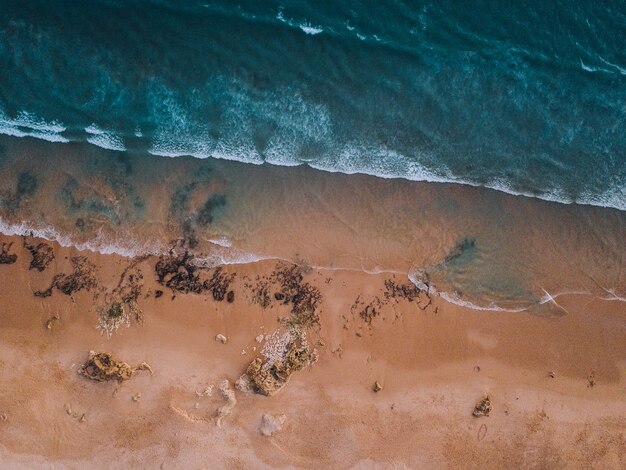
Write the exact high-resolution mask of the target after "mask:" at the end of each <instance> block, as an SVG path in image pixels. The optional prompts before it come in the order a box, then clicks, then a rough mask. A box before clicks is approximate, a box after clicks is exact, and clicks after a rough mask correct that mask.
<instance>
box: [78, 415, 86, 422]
mask: <svg viewBox="0 0 626 470" xmlns="http://www.w3.org/2000/svg"><path fill="white" fill-rule="evenodd" d="M85 421H87V417H86V416H85V413H83V414H82V415H81V417H80V419H79V420H78V422H79V423H84V422H85Z"/></svg>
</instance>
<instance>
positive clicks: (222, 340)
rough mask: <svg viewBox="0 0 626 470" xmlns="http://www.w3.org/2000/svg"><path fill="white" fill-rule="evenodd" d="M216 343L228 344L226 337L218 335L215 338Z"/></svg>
mask: <svg viewBox="0 0 626 470" xmlns="http://www.w3.org/2000/svg"><path fill="white" fill-rule="evenodd" d="M215 341H219V342H220V343H222V344H226V341H227V339H226V336H224V335H223V334H221V333H220V334H218V335H217V336H215Z"/></svg>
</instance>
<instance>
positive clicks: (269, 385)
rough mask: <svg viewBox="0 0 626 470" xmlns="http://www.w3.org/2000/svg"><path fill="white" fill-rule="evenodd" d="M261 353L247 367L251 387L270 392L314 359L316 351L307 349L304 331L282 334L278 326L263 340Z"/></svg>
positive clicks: (262, 391)
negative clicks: (277, 328)
mask: <svg viewBox="0 0 626 470" xmlns="http://www.w3.org/2000/svg"><path fill="white" fill-rule="evenodd" d="M261 353H262V355H263V356H264V358H265V359H263V358H262V357H257V358H255V359H254V360H253V361H252V362H251V363H250V364H249V365H248V368H247V369H246V375H247V376H248V379H249V380H250V382H251V384H252V389H253V390H254V391H255V392H256V393H259V394H261V395H266V396H271V395H274V394H275V393H277V392H278V391H279V390H280V389H282V388H283V387H284V386H285V384H286V383H287V382H288V381H289V378H290V377H291V375H292V374H293V373H294V372H297V371H299V370H301V369H302V368H304V367H305V366H307V365H310V364H312V363H314V362H315V361H316V360H317V353H316V351H315V350H314V351H310V350H309V346H308V344H307V342H306V339H305V338H304V335H303V334H302V335H299V336H297V337H293V336H292V334H290V333H289V332H286V333H284V334H283V335H282V336H281V335H280V334H279V331H278V330H277V331H276V332H275V333H274V334H273V335H272V336H271V337H270V338H269V339H268V341H267V342H266V343H265V345H264V347H263V350H262V351H261Z"/></svg>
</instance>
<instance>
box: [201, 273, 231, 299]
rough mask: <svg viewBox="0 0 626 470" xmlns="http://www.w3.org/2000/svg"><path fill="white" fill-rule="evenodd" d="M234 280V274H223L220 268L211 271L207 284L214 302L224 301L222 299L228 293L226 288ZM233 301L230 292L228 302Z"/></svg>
mask: <svg viewBox="0 0 626 470" xmlns="http://www.w3.org/2000/svg"><path fill="white" fill-rule="evenodd" d="M234 278H235V274H230V275H228V274H224V272H223V270H222V268H221V267H218V268H215V271H213V276H211V279H210V280H209V283H208V289H209V290H210V291H211V293H212V294H213V298H214V299H215V300H217V301H218V302H221V301H222V300H224V297H225V296H226V294H227V292H228V288H229V287H230V284H231V283H232V282H233V279H234ZM231 292H232V291H231ZM233 300H235V293H234V292H232V300H229V302H232V301H233Z"/></svg>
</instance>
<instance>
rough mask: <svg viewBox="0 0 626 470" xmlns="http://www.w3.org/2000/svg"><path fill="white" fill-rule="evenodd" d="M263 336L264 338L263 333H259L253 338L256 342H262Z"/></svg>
mask: <svg viewBox="0 0 626 470" xmlns="http://www.w3.org/2000/svg"><path fill="white" fill-rule="evenodd" d="M264 338H265V335H259V336H257V337H256V338H254V340H255V341H256V342H257V343H260V342H262V341H263V339H264Z"/></svg>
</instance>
